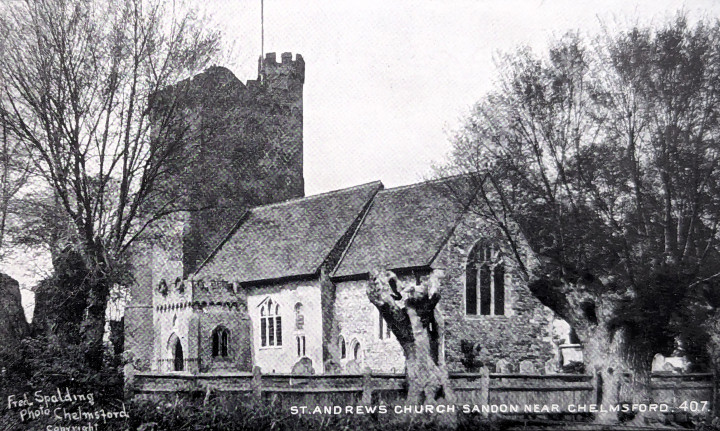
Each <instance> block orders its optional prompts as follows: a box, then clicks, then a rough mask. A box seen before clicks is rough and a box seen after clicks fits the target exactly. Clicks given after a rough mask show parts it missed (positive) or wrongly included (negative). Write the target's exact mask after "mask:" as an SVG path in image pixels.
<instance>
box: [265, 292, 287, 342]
mask: <svg viewBox="0 0 720 431" xmlns="http://www.w3.org/2000/svg"><path fill="white" fill-rule="evenodd" d="M260 346H261V347H267V346H282V318H281V317H280V304H276V303H274V302H273V300H272V299H268V301H267V303H266V304H263V306H262V307H260Z"/></svg>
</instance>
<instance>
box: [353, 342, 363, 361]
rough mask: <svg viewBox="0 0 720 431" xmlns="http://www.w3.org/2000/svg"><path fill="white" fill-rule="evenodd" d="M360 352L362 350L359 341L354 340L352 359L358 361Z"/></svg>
mask: <svg viewBox="0 0 720 431" xmlns="http://www.w3.org/2000/svg"><path fill="white" fill-rule="evenodd" d="M361 352H362V349H361V348H360V342H358V341H356V342H355V343H354V344H353V359H355V360H356V361H359V360H360V353H361Z"/></svg>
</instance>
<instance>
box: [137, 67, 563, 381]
mask: <svg viewBox="0 0 720 431" xmlns="http://www.w3.org/2000/svg"><path fill="white" fill-rule="evenodd" d="M304 71H305V63H304V61H303V58H302V57H301V56H300V55H295V57H294V58H293V55H292V54H290V53H283V54H282V55H281V58H280V61H278V59H277V58H276V56H275V54H274V53H270V54H267V55H266V56H265V58H263V59H261V61H260V65H259V75H260V76H259V78H258V79H257V80H252V81H248V82H247V84H243V83H242V82H241V81H239V80H238V79H237V78H235V76H233V74H232V73H231V72H229V71H228V70H226V69H224V68H220V67H213V68H210V69H208V70H207V71H206V72H205V73H202V74H200V75H198V76H196V77H194V78H192V79H191V80H188V81H186V82H181V83H179V84H178V85H177V86H178V87H183V88H185V89H186V90H187V87H190V90H189V91H186V93H187V94H189V95H190V96H189V97H188V99H189V100H187V101H184V103H187V111H186V112H187V116H188V121H190V122H191V123H192V124H193V125H194V126H193V127H199V124H202V123H204V122H205V123H210V124H212V125H213V126H214V128H213V130H214V131H213V134H211V135H210V134H209V135H208V136H202V134H201V138H202V141H201V142H188V143H187V145H188V146H190V147H192V148H194V152H193V153H192V157H197V158H198V160H199V162H198V166H207V159H208V158H216V159H217V164H215V165H214V166H213V172H214V174H213V182H212V184H197V182H194V181H195V177H194V176H193V175H186V176H183V175H180V174H179V175H177V177H175V178H172V181H173V182H174V183H173V184H174V186H175V187H176V190H178V193H187V194H188V196H187V197H188V198H191V199H199V200H202V199H220V200H222V199H224V200H225V202H226V205H223V206H222V207H223V210H222V211H221V210H213V211H212V212H208V211H199V212H193V213H188V214H185V215H183V216H180V217H176V218H175V219H173V220H172V221H169V222H166V223H165V224H164V225H163V226H162V227H161V228H159V229H158V231H157V235H156V238H160V240H159V241H155V242H154V244H153V245H152V246H150V245H147V246H146V247H144V248H143V247H138V250H137V252H136V254H135V258H134V271H135V284H134V285H133V286H132V302H131V303H130V304H129V305H128V307H127V308H126V310H125V346H126V350H129V351H131V352H132V357H133V359H134V362H133V364H134V366H133V367H132V369H131V371H130V372H132V373H145V372H152V373H162V374H173V373H189V374H203V373H218V372H222V371H228V372H229V371H252V369H253V367H259V369H260V371H261V372H262V373H312V374H328V373H360V372H363V371H367V370H371V371H373V372H395V373H402V372H403V371H404V369H405V357H404V355H403V350H402V348H401V345H400V343H399V342H398V341H397V340H396V338H395V336H394V335H393V332H392V331H391V328H390V327H389V325H388V323H387V322H386V321H385V320H384V319H383V318H382V317H381V316H380V313H379V311H378V309H377V308H376V307H375V306H374V305H373V304H372V303H371V302H370V300H369V299H368V296H367V293H366V292H367V287H368V283H369V273H370V272H371V271H372V270H375V269H384V270H385V269H386V270H391V271H393V272H394V273H395V274H396V275H397V277H398V279H399V280H400V282H401V284H410V285H423V284H427V283H429V282H431V281H432V282H436V283H438V285H439V292H440V297H441V300H440V303H439V305H438V309H439V310H440V311H441V313H442V315H443V318H444V324H445V325H444V326H445V331H444V335H443V337H441V341H442V342H441V343H440V345H439V346H438V348H439V355H440V356H441V357H442V358H444V361H445V362H446V363H447V366H448V368H449V369H450V370H451V371H452V370H457V371H461V370H467V369H468V367H470V368H472V367H473V366H476V364H477V365H482V364H483V363H484V364H486V365H492V366H493V367H496V366H498V368H497V369H498V371H508V370H510V369H512V368H514V369H515V370H516V371H517V370H518V369H519V367H520V364H523V366H524V367H526V368H527V369H532V370H544V369H545V367H546V366H548V367H549V366H551V365H553V364H554V363H555V362H557V364H556V365H557V366H560V365H561V364H560V363H559V362H560V360H559V354H558V346H557V345H556V344H557V343H555V344H554V343H553V340H552V322H553V313H552V312H551V311H550V310H549V309H548V308H546V307H544V306H543V305H541V304H540V302H539V301H538V300H537V299H536V298H534V297H533V296H532V295H531V293H530V292H529V290H528V289H527V286H525V285H524V284H523V282H522V281H521V280H520V279H519V278H518V277H517V276H516V274H515V271H514V268H513V261H512V260H511V259H508V258H506V257H505V256H506V255H507V253H508V252H509V251H508V250H506V249H505V245H504V244H503V241H502V239H501V238H502V237H501V235H500V234H499V233H498V232H496V231H494V230H493V229H492V228H491V227H490V224H489V223H487V222H486V221H484V220H482V219H480V218H478V217H477V216H476V215H474V214H471V213H470V212H469V211H467V205H466V203H463V202H462V201H461V200H460V199H457V198H455V197H454V195H455V194H454V193H453V191H457V190H459V189H462V188H463V187H467V186H468V184H467V181H465V179H464V178H463V177H452V178H447V179H441V180H434V181H427V182H422V183H418V184H413V185H409V186H403V187H396V188H386V187H384V186H383V184H382V182H380V181H376V182H372V183H368V184H361V185H357V186H355V187H350V188H346V189H341V190H335V191H331V192H328V193H323V194H318V195H313V196H304V192H303V176H302V173H303V162H302V160H303V157H302V151H303V141H302V139H303V104H302V88H303V82H304V77H305V74H304ZM172 91H173V89H172V88H171V89H168V92H172ZM239 165H243V166H253V165H254V166H256V167H257V168H256V169H254V170H251V171H250V173H249V172H248V170H247V169H246V170H242V171H241V172H242V175H238V174H237V172H236V171H235V170H234V169H236V167H237V166H239ZM223 193H227V194H226V195H223ZM529 258H530V257H529V256H528V259H529ZM468 358H470V359H468ZM468 361H470V363H468Z"/></svg>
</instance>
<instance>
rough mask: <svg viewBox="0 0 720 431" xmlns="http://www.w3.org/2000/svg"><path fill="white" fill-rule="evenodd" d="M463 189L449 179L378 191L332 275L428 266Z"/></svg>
mask: <svg viewBox="0 0 720 431" xmlns="http://www.w3.org/2000/svg"><path fill="white" fill-rule="evenodd" d="M465 187H469V184H468V181H467V178H466V177H452V178H446V179H443V180H436V181H429V182H424V183H419V184H413V185H410V186H405V187H397V188H392V189H386V190H381V191H380V192H378V194H377V195H376V196H375V199H374V200H373V203H372V205H371V207H370V210H369V211H368V213H367V215H366V216H365V218H364V220H363V222H362V224H361V225H360V227H359V229H358V231H357V233H356V234H355V237H354V238H353V240H352V242H351V244H350V246H349V248H348V250H347V251H346V252H345V255H344V256H343V258H342V260H341V261H340V264H339V265H338V267H337V268H336V270H335V272H334V274H333V275H334V276H335V277H347V276H352V275H360V274H365V273H367V272H369V271H370V269H373V268H385V269H402V268H414V267H422V266H428V265H430V264H431V263H432V261H433V259H434V258H435V256H436V255H437V253H438V252H439V251H440V249H441V248H442V247H443V246H444V245H445V243H446V242H447V240H448V238H449V236H450V234H451V233H452V230H453V229H454V227H455V225H456V224H457V222H458V220H459V217H460V215H461V214H462V212H463V207H464V205H462V204H461V198H460V196H467V195H466V194H465V193H463V188H465Z"/></svg>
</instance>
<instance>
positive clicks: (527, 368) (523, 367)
mask: <svg viewBox="0 0 720 431" xmlns="http://www.w3.org/2000/svg"><path fill="white" fill-rule="evenodd" d="M536 373H537V370H536V369H535V364H533V363H532V361H531V360H529V359H525V360H524V361H521V362H520V374H536Z"/></svg>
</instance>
